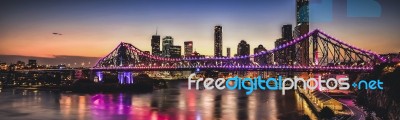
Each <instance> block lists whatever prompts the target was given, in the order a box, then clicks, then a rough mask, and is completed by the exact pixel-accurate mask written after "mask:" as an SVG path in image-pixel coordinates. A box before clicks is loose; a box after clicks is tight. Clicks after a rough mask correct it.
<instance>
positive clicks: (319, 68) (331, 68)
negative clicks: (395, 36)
mask: <svg viewBox="0 0 400 120" xmlns="http://www.w3.org/2000/svg"><path fill="white" fill-rule="evenodd" d="M198 68H202V69H204V68H208V69H227V70H247V69H255V70H298V71H335V70H355V71H371V70H372V69H373V67H355V66H177V67H174V66H154V67H152V66H142V67H98V68H92V69H93V70H175V69H176V70H178V69H179V70H185V69H187V70H189V69H195V70H197V69H198Z"/></svg>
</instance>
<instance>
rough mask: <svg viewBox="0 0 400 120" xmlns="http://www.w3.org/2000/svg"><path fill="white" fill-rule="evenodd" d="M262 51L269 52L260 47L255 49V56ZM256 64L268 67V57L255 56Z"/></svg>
mask: <svg viewBox="0 0 400 120" xmlns="http://www.w3.org/2000/svg"><path fill="white" fill-rule="evenodd" d="M262 51H267V49H265V48H264V46H263V45H258V47H256V48H254V54H256V53H261V52H262ZM254 62H256V63H258V64H259V65H266V64H267V56H266V55H259V56H254Z"/></svg>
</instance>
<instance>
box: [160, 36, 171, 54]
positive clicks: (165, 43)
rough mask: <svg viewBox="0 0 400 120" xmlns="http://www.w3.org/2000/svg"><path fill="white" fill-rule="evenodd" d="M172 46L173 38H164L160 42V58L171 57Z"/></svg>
mask: <svg viewBox="0 0 400 120" xmlns="http://www.w3.org/2000/svg"><path fill="white" fill-rule="evenodd" d="M173 45H174V38H172V37H171V36H166V37H164V38H163V40H162V56H163V57H171V52H170V49H171V46H173Z"/></svg>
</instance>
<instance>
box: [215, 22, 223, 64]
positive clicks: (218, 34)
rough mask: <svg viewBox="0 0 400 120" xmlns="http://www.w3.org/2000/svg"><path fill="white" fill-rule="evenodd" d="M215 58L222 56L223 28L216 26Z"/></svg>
mask: <svg viewBox="0 0 400 120" xmlns="http://www.w3.org/2000/svg"><path fill="white" fill-rule="evenodd" d="M214 56H215V57H221V56H222V26H219V25H218V26H215V28H214Z"/></svg>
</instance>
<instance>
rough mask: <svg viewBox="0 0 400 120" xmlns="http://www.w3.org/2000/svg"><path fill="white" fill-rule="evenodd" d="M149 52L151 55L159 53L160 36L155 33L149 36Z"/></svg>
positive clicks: (158, 54)
mask: <svg viewBox="0 0 400 120" xmlns="http://www.w3.org/2000/svg"><path fill="white" fill-rule="evenodd" d="M151 54H152V55H157V56H160V55H161V51H160V36H159V35H157V33H156V34H155V35H153V36H151Z"/></svg>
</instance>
